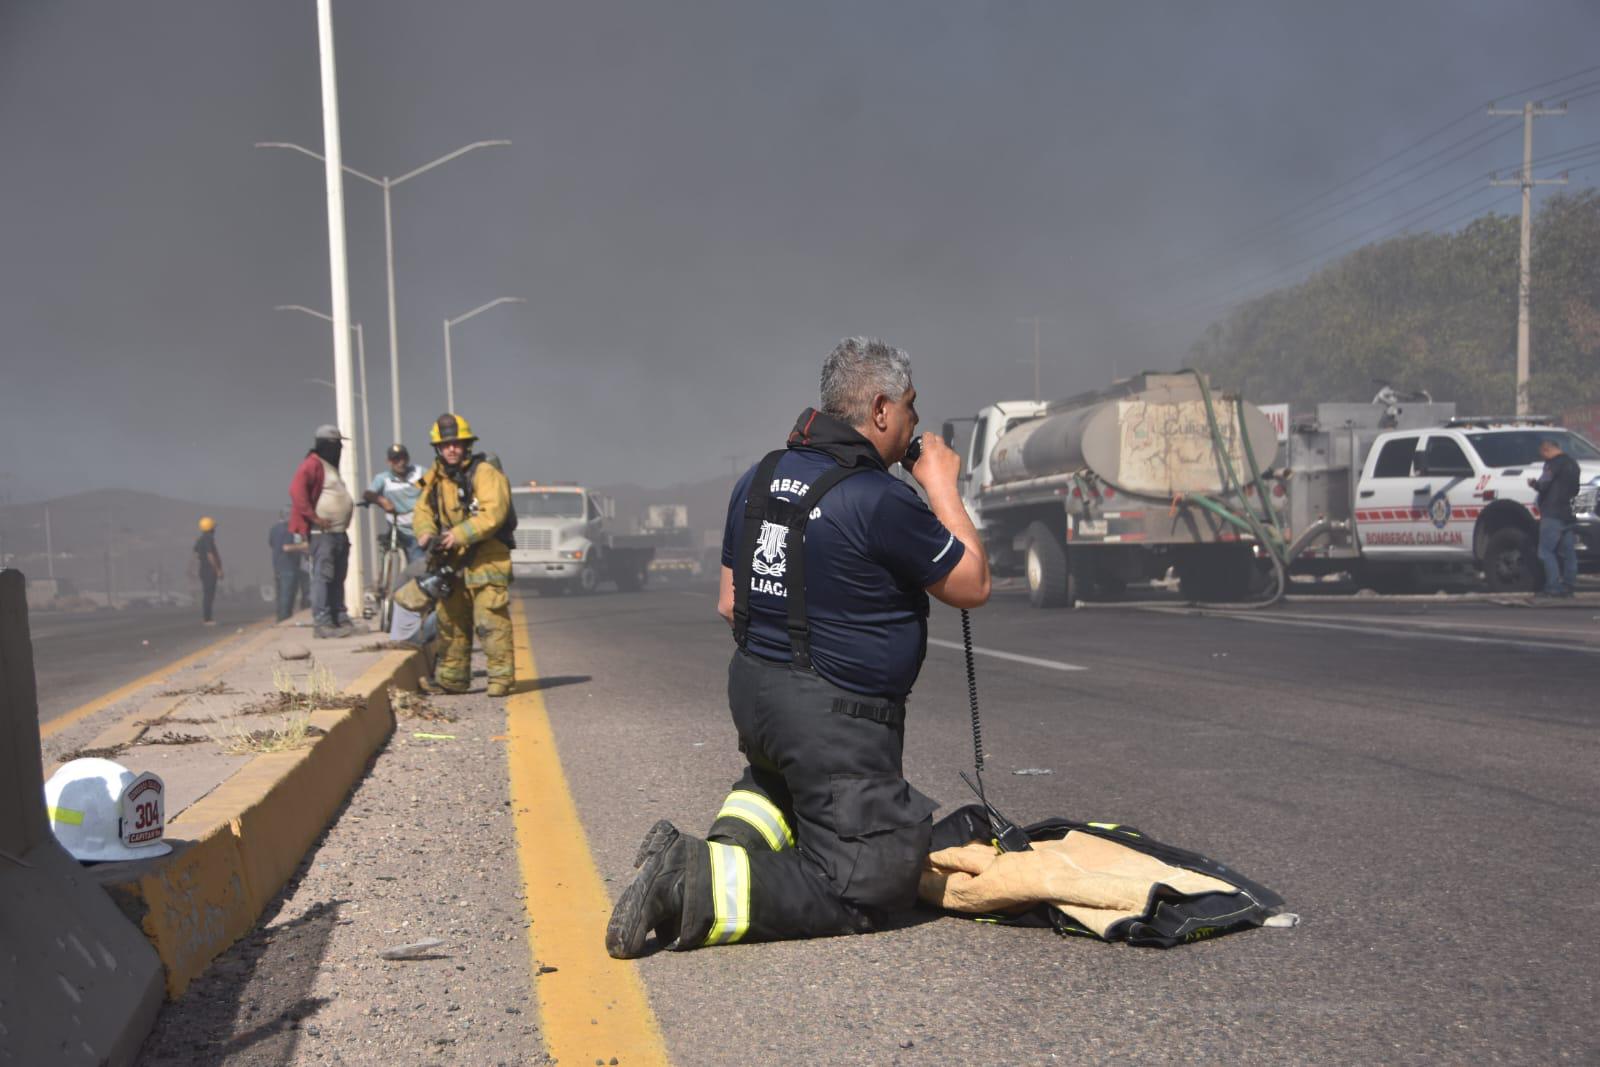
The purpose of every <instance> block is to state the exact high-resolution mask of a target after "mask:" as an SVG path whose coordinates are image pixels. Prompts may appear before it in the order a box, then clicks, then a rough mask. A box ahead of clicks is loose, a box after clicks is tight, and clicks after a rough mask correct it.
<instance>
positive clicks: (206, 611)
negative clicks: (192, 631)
mask: <svg viewBox="0 0 1600 1067" xmlns="http://www.w3.org/2000/svg"><path fill="white" fill-rule="evenodd" d="M194 555H195V564H196V569H197V570H198V571H199V573H200V618H201V620H202V621H203V622H204V623H205V625H207V626H215V625H216V624H217V621H216V620H215V619H213V618H212V617H211V607H212V605H213V604H215V603H216V600H217V582H219V581H221V580H222V556H221V555H219V554H218V553H217V520H216V519H213V518H212V517H211V516H210V515H204V516H201V518H200V536H199V537H197V538H195V542H194Z"/></svg>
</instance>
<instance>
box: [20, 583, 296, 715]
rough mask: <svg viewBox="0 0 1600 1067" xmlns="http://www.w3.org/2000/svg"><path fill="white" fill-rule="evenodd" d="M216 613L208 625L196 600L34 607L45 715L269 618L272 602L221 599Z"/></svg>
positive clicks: (32, 627) (32, 626)
mask: <svg viewBox="0 0 1600 1067" xmlns="http://www.w3.org/2000/svg"><path fill="white" fill-rule="evenodd" d="M215 614H216V620H217V625H215V626H204V625H202V624H201V622H200V609H199V608H198V607H184V608H176V607H166V608H157V607H144V608H126V609H123V610H120V611H94V612H62V611H53V612H32V613H30V614H29V616H28V628H29V631H30V633H31V635H32V637H33V673H34V679H35V681H36V683H37V685H38V690H39V721H40V722H49V721H50V720H51V719H53V718H55V717H56V716H58V715H61V714H64V713H65V712H68V711H71V710H72V709H73V708H76V707H78V706H79V705H81V704H84V703H87V702H88V701H90V700H93V699H94V698H95V697H98V696H100V695H101V694H103V693H106V692H108V691H109V690H112V689H115V688H117V687H118V686H121V685H124V684H126V683H127V682H130V681H132V680H134V679H135V678H139V677H141V676H143V675H145V674H148V673H150V672H151V671H153V670H157V669H159V668H161V667H163V666H165V665H166V664H168V663H171V662H172V661H173V660H176V659H180V658H182V657H183V656H186V655H188V654H189V653H190V652H193V651H194V650H195V649H198V648H201V647H203V646H205V645H208V644H210V643H211V642H213V641H216V640H217V639H219V638H221V637H225V636H227V635H228V634H231V633H232V632H233V631H234V630H235V629H237V628H238V627H240V626H243V625H245V624H246V623H250V622H254V621H256V620H257V619H263V618H267V617H269V616H270V615H271V614H272V605H271V604H267V603H265V602H263V601H262V600H261V599H260V598H259V597H257V598H251V599H240V600H228V601H219V602H218V603H217V606H216V613H215Z"/></svg>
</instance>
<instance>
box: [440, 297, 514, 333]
mask: <svg viewBox="0 0 1600 1067" xmlns="http://www.w3.org/2000/svg"><path fill="white" fill-rule="evenodd" d="M522 303H526V301H524V300H523V299H522V297H520V296H502V297H498V298H496V299H494V300H491V301H489V302H488V303H487V304H480V305H479V306H478V307H475V308H473V309H472V310H471V311H468V312H467V313H465V314H463V315H457V316H456V317H455V318H453V319H446V320H445V322H447V323H448V324H449V325H451V326H458V325H460V324H461V323H463V322H466V321H467V320H468V319H470V318H472V316H474V315H481V314H483V313H484V312H485V311H488V310H489V309H490V308H492V307H499V306H500V305H501V304H522Z"/></svg>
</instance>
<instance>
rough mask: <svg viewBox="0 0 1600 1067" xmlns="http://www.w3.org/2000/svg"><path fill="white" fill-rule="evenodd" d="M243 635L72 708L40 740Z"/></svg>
mask: <svg viewBox="0 0 1600 1067" xmlns="http://www.w3.org/2000/svg"><path fill="white" fill-rule="evenodd" d="M265 625H267V624H266V623H265V622H259V623H253V624H251V625H250V626H247V627H245V633H249V632H250V631H251V630H255V629H259V628H260V627H262V626H265ZM243 636H244V635H243V634H236V633H235V634H228V635H227V636H225V637H219V638H218V639H217V640H215V641H213V642H211V643H210V644H209V645H206V646H205V647H204V648H200V649H197V650H196V651H194V652H191V653H189V654H188V655H187V656H184V657H183V658H182V659H175V660H173V661H172V662H171V663H169V664H167V665H166V666H164V667H157V668H156V669H155V670H153V671H151V672H150V673H149V674H147V675H145V676H144V677H142V678H135V679H134V680H133V681H131V682H129V683H128V684H127V685H124V686H119V687H118V688H116V689H113V690H112V691H111V692H109V693H107V694H105V695H104V696H99V697H95V698H94V699H93V700H91V701H89V703H87V704H83V705H80V706H79V707H76V708H73V709H72V710H71V711H69V712H67V713H65V714H63V715H57V716H56V717H55V718H53V719H51V720H50V721H49V722H43V723H40V724H39V736H40V738H46V737H49V736H51V735H52V734H57V733H60V732H61V731H62V730H65V729H66V728H67V727H69V726H71V725H72V724H73V723H77V722H82V721H83V720H84V719H87V718H88V717H89V716H91V715H94V714H96V713H97V712H101V711H104V710H105V709H106V708H109V707H110V706H111V705H113V704H116V703H119V702H120V701H123V700H126V699H128V698H129V697H130V696H132V695H133V694H135V693H137V692H138V691H139V690H141V689H143V688H144V687H145V686H147V685H154V684H155V683H157V682H159V681H161V680H162V679H164V678H166V677H167V676H168V675H170V674H176V673H177V672H178V671H181V670H183V669H184V668H185V667H192V666H194V665H195V664H196V663H198V662H200V661H201V660H203V659H205V658H206V657H207V656H209V655H211V654H213V653H214V652H216V651H217V649H219V648H221V647H222V646H223V645H225V644H227V643H228V642H229V641H234V640H238V639H241V638H242V637H243Z"/></svg>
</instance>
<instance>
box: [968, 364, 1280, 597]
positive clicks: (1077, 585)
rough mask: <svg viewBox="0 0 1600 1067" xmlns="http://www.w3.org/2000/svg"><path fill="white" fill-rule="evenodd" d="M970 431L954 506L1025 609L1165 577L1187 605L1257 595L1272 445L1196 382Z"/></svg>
mask: <svg viewBox="0 0 1600 1067" xmlns="http://www.w3.org/2000/svg"><path fill="white" fill-rule="evenodd" d="M971 421H972V423H973V430H972V437H971V439H970V441H969V443H968V447H967V454H966V462H965V464H964V465H963V466H964V472H963V474H962V497H963V500H964V501H965V503H966V506H967V511H968V513H969V514H970V515H971V516H972V520H973V522H974V523H975V524H976V526H977V528H978V532H979V534H980V535H981V536H982V538H983V541H984V545H985V547H986V549H987V550H988V553H989V557H990V561H991V564H992V566H993V567H994V569H995V571H996V573H998V574H1002V575H1004V574H1021V575H1024V576H1025V577H1026V579H1027V586H1028V595H1029V599H1030V600H1031V601H1032V603H1033V604H1034V605H1035V606H1036V607H1057V606H1063V605H1070V604H1072V603H1074V602H1075V601H1077V600H1080V599H1090V598H1093V597H1097V596H1098V597H1102V598H1114V597H1116V596H1119V595H1120V594H1121V593H1122V591H1123V589H1124V588H1125V587H1126V585H1127V583H1128V582H1130V581H1135V580H1139V579H1145V578H1157V577H1161V576H1163V575H1165V573H1166V572H1167V570H1168V569H1169V568H1171V567H1176V569H1177V573H1178V576H1179V580H1180V582H1181V585H1182V590H1183V593H1184V595H1186V596H1188V597H1189V598H1190V599H1194V600H1204V601H1231V600H1243V599H1246V598H1249V597H1251V596H1252V595H1255V594H1257V593H1259V592H1260V591H1261V588H1262V584H1263V579H1264V575H1265V573H1266V569H1267V568H1266V566H1265V564H1264V563H1263V562H1262V560H1261V558H1260V552H1259V551H1258V546H1261V545H1262V542H1263V541H1270V540H1273V539H1275V538H1276V537H1278V536H1279V535H1278V534H1277V533H1275V531H1276V530H1277V529H1278V520H1279V519H1280V518H1281V515H1282V512H1283V508H1284V506H1285V501H1284V498H1283V489H1282V487H1281V485H1279V484H1278V483H1277V482H1276V481H1275V480H1273V479H1272V478H1270V477H1269V476H1267V475H1265V474H1263V473H1262V471H1261V470H1260V468H1259V466H1258V461H1259V462H1260V463H1267V464H1270V463H1271V462H1272V459H1273V456H1274V454H1275V452H1276V451H1277V433H1276V430H1275V429H1274V427H1273V425H1272V422H1271V421H1270V420H1269V419H1268V418H1267V416H1266V415H1264V414H1263V413H1262V412H1261V411H1260V410H1259V409H1257V408H1256V407H1254V406H1252V405H1250V404H1248V403H1245V402H1243V401H1242V400H1240V399H1239V398H1237V397H1224V396H1217V395H1213V394H1212V393H1211V390H1210V387H1209V384H1208V383H1207V381H1206V379H1205V377H1204V376H1203V375H1201V374H1198V373H1196V372H1192V371H1184V372H1180V373H1175V374H1155V373H1148V374H1141V375H1138V376H1136V377H1133V378H1130V379H1127V380H1125V381H1123V382H1119V383H1118V384H1117V385H1115V386H1113V387H1112V388H1110V389H1108V390H1105V391H1103V392H1098V393H1089V394H1084V395H1081V396H1075V397H1071V398H1069V399H1066V400H1061V401H1056V402H1054V403H1041V402H1030V401H1007V402H1003V403H998V404H991V405H990V406H988V407H986V408H984V409H983V410H982V411H980V412H978V414H977V415H976V416H975V417H974V418H973V419H972V420H971ZM954 434H955V427H954V425H953V424H946V428H945V436H946V438H947V439H952V440H953V438H954ZM1263 550H1264V549H1263Z"/></svg>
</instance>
